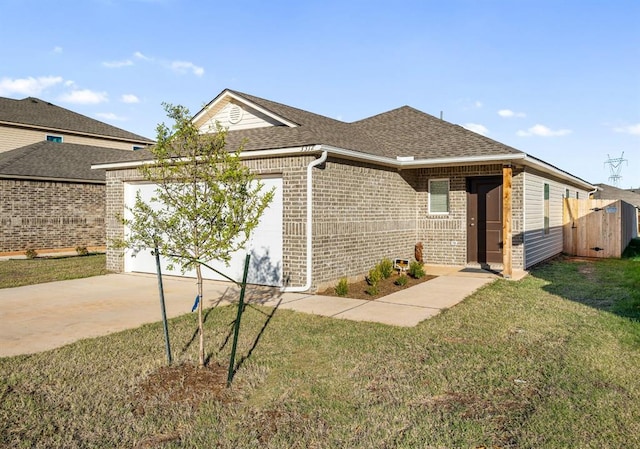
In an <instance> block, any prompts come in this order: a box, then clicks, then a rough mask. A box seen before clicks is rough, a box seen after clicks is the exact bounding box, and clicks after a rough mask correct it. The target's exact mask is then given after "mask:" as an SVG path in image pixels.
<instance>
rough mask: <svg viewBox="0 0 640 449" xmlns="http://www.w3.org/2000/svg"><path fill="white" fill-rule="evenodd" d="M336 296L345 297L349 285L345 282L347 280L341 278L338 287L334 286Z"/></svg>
mask: <svg viewBox="0 0 640 449" xmlns="http://www.w3.org/2000/svg"><path fill="white" fill-rule="evenodd" d="M335 290H336V295H338V296H347V294H348V293H349V283H348V282H347V278H341V279H340V280H339V281H338V285H336V288H335Z"/></svg>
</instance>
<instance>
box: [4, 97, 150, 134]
mask: <svg viewBox="0 0 640 449" xmlns="http://www.w3.org/2000/svg"><path fill="white" fill-rule="evenodd" d="M0 122H8V123H14V124H17V125H30V126H37V127H41V128H46V129H49V130H52V131H54V130H59V131H71V132H74V133H80V134H91V135H95V136H106V137H111V138H115V139H120V140H128V141H133V142H141V143H153V141H152V140H151V139H147V138H146V137H143V136H139V135H138V134H134V133H132V132H129V131H126V130H124V129H121V128H117V127H115V126H111V125H108V124H106V123H103V122H101V121H98V120H94V119H92V118H89V117H87V116H85V115H82V114H78V113H76V112H73V111H70V110H68V109H65V108H61V107H60V106H56V105H54V104H52V103H49V102H46V101H43V100H40V99H38V98H33V97H28V98H24V99H22V100H15V99H12V98H4V97H0Z"/></svg>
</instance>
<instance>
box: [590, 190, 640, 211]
mask: <svg viewBox="0 0 640 449" xmlns="http://www.w3.org/2000/svg"><path fill="white" fill-rule="evenodd" d="M595 186H596V187H598V190H597V191H596V192H594V194H593V198H594V199H596V200H622V201H624V202H626V203H629V204H631V205H633V206H635V207H636V208H638V209H640V193H637V192H635V191H633V190H625V189H620V188H618V187H614V186H610V185H608V184H595Z"/></svg>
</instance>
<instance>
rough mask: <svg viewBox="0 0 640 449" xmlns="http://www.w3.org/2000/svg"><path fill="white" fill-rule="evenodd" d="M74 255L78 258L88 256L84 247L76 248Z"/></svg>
mask: <svg viewBox="0 0 640 449" xmlns="http://www.w3.org/2000/svg"><path fill="white" fill-rule="evenodd" d="M76 253H78V256H86V255H87V254H89V250H88V249H87V247H86V246H76Z"/></svg>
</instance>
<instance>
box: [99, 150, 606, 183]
mask: <svg viewBox="0 0 640 449" xmlns="http://www.w3.org/2000/svg"><path fill="white" fill-rule="evenodd" d="M322 151H327V152H328V153H329V155H335V156H339V157H342V158H345V159H349V160H355V161H363V162H371V163H373V164H378V165H383V166H387V167H394V168H397V169H399V170H402V169H412V168H429V167H446V166H456V165H481V164H487V163H489V164H491V163H503V164H509V163H520V164H522V165H525V166H529V167H532V168H535V169H537V170H539V171H542V172H544V173H548V174H551V175H553V176H556V177H558V178H561V179H564V180H566V181H569V182H571V183H573V184H577V185H580V186H583V187H585V188H586V189H587V190H594V189H595V188H596V187H595V186H594V185H592V184H589V183H588V182H586V181H584V180H583V179H580V178H578V177H576V176H573V175H571V174H570V173H567V172H565V171H563V170H560V169H559V168H556V167H554V166H552V165H549V164H547V163H546V162H543V161H541V160H539V159H536V158H534V157H531V156H529V155H528V154H526V153H516V154H496V155H492V156H467V157H443V158H435V159H415V160H413V161H404V160H403V161H399V160H397V159H395V158H390V157H385V156H377V155H374V154H367V153H361V152H358V151H353V150H345V149H343V148H338V147H333V146H330V145H307V146H301V147H292V148H277V149H271V150H253V151H243V152H241V153H240V158H241V159H258V158H269V157H283V156H300V155H303V154H317V153H320V152H322ZM153 163H154V161H153V160H144V161H130V162H113V163H106V164H96V165H92V166H91V168H92V169H103V170H113V169H124V168H135V167H140V166H142V165H150V164H153Z"/></svg>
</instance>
